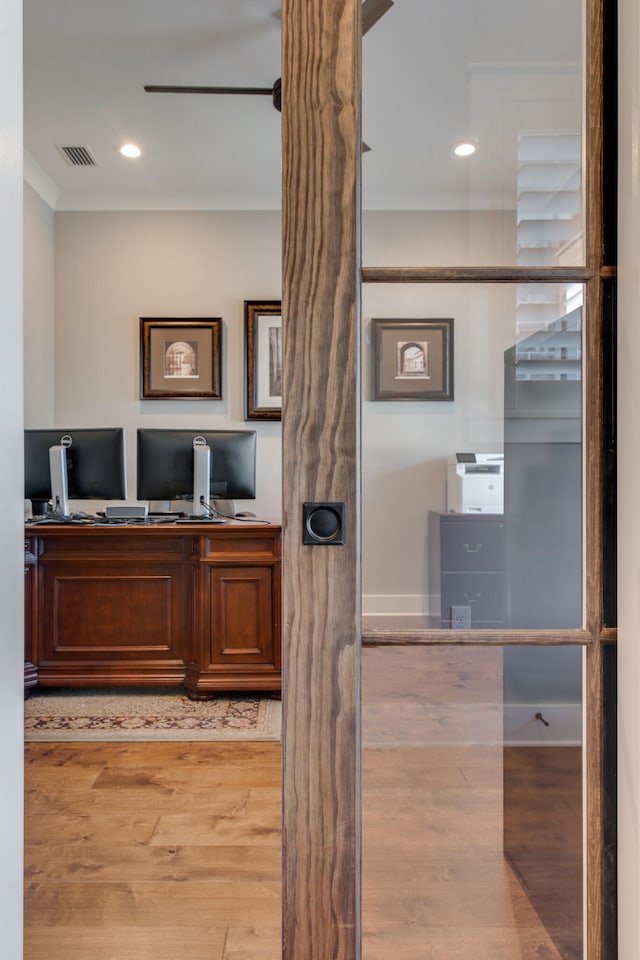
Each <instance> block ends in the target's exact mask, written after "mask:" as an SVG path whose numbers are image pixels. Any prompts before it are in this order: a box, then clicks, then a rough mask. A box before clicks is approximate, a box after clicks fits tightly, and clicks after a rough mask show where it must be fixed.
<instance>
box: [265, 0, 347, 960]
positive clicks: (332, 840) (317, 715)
mask: <svg viewBox="0 0 640 960" xmlns="http://www.w3.org/2000/svg"><path fill="white" fill-rule="evenodd" d="M360 9H361V4H360V0H342V2H340V0H337V2H333V3H327V2H326V0H284V3H283V10H282V26H283V30H282V62H283V73H282V138H283V140H282V156H283V298H282V306H283V311H282V317H283V331H284V354H283V398H284V404H283V411H282V420H283V444H282V446H283V477H282V481H283V483H282V486H283V528H284V556H285V563H284V584H283V587H284V589H283V623H284V637H285V639H284V644H283V646H284V657H283V673H284V681H283V689H284V696H283V701H284V727H283V754H284V783H283V791H284V821H283V863H284V873H283V924H284V930H283V957H284V958H285V960H329V958H331V960H353V958H356V957H359V956H360V879H359V877H360V828H359V822H360V793H359V721H358V718H359V697H360V691H359V640H360V636H359V632H360V622H359V617H360V593H361V587H360V561H359V557H360V520H359V510H360V507H359V482H360V480H359V477H360V463H359V432H360V428H359V418H360V375H359V370H360V352H359V351H360V297H359V282H360V182H359V181H360V144H361V136H360V105H359V89H360ZM294 93H295V95H294ZM305 501H306V502H312V503H318V502H327V501H329V502H336V501H337V502H341V503H344V504H345V521H344V532H345V536H344V544H342V545H338V544H335V545H319V544H315V545H305V544H303V543H302V535H303V524H302V506H303V502H305Z"/></svg>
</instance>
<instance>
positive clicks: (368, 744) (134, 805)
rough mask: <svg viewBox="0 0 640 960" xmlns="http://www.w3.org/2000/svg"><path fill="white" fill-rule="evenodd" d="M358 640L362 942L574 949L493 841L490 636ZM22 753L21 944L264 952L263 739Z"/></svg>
mask: <svg viewBox="0 0 640 960" xmlns="http://www.w3.org/2000/svg"><path fill="white" fill-rule="evenodd" d="M371 653H372V652H367V654H366V655H365V661H364V677H363V681H364V693H365V696H364V703H363V735H364V744H365V747H364V752H363V777H362V780H363V786H362V795H363V960H391V958H393V960H565V958H568V957H574V955H577V954H576V953H574V952H572V951H575V950H577V949H578V947H579V945H578V946H576V944H575V943H569V942H568V941H567V940H566V938H565V942H564V943H561V945H560V949H558V948H557V947H556V946H555V945H554V942H553V940H552V938H551V936H550V934H549V932H548V931H547V929H545V927H544V926H543V924H542V922H541V920H540V916H544V913H543V911H542V910H541V909H540V904H539V903H536V907H537V909H538V912H536V909H534V906H533V905H532V901H531V899H530V897H529V896H528V895H527V891H526V889H525V884H523V883H522V882H520V881H521V880H522V877H520V880H519V879H518V877H517V876H516V873H515V872H514V871H513V870H512V867H511V866H510V864H509V862H508V860H507V859H505V857H504V855H503V827H504V817H503V796H504V791H503V776H504V768H503V751H502V747H501V745H500V742H499V740H498V741H496V740H495V739H494V735H496V736H497V734H498V726H497V725H498V724H499V715H500V711H499V710H498V709H497V706H496V701H495V694H496V682H497V680H496V678H498V680H499V677H500V673H499V669H498V668H499V662H498V661H497V659H496V655H497V654H499V651H493V650H491V651H488V656H487V657H477V656H476V655H475V653H473V652H470V651H468V650H460V651H454V650H452V649H451V648H450V649H449V651H448V652H445V651H435V654H433V655H429V656H428V657H425V656H424V652H422V653H421V654H420V655H416V656H409V657H402V656H400V657H399V656H398V653H397V652H395V653H394V652H393V651H391V652H390V653H389V652H384V651H378V652H376V653H375V655H374V656H371ZM496 671H497V672H496ZM403 690H404V693H403V692H402V691H403ZM471 731H473V733H472V735H471V736H470V732H471ZM516 759H517V758H516V757H515V755H512V756H511V759H510V766H511V765H512V763H513V762H514V761H516ZM26 760H27V763H26V786H27V795H26V796H27V807H26V809H27V846H26V865H27V869H26V930H25V936H26V946H25V960H278V958H279V957H280V909H281V908H280V857H281V854H280V803H281V777H280V747H279V745H278V744H275V743H253V744H238V743H233V744H219V743H217V744H205V743H191V744H178V743H174V744H153V743H146V744H127V745H123V744H108V743H94V744H86V743H85V744H31V745H29V746H28V748H27V751H26ZM526 768H527V767H526V764H525V766H524V772H521V773H520V774H519V776H520V777H521V779H520V780H519V787H520V795H521V796H523V795H524V796H527V795H528V794H527V788H526V784H525V783H524V781H523V780H522V777H523V776H526ZM535 770H536V771H537V774H536V775H537V776H538V782H537V783H536V784H535V789H536V791H537V795H538V796H541V795H542V796H544V790H545V789H546V788H545V786H544V784H541V782H540V780H539V771H540V765H539V764H536V765H535ZM576 774H577V776H578V778H579V769H578V770H577V771H576ZM575 782H576V779H575V777H574V778H573V780H572V784H573V786H572V789H573V787H575ZM554 789H555V793H554V795H553V796H554V799H555V800H558V798H559V791H560V790H561V789H562V788H561V787H560V785H559V783H558V782H556V784H555V787H554ZM541 791H542V794H541ZM574 797H575V795H574ZM562 802H563V801H562ZM574 819H575V818H574ZM525 820H526V818H525V817H523V820H522V823H523V829H528V828H526V823H525ZM577 823H578V826H579V816H578V819H577ZM517 825H518V820H517V816H516V819H515V820H514V817H513V816H512V817H511V818H510V820H509V827H510V830H514V829H515V836H516V837H517V836H518V832H517ZM565 826H566V824H565ZM578 836H579V830H578ZM523 841H524V842H526V835H524V834H523ZM565 851H566V848H565ZM559 855H560V856H564V854H563V853H562V851H561V850H559ZM550 869H551V873H553V871H554V870H556V869H557V863H553V862H551V864H550ZM574 872H575V871H569V872H567V870H566V863H565V873H564V880H567V879H568V880H569V882H571V883H573V884H574V886H575V884H577V889H578V891H579V888H580V877H579V876H574V875H573V874H574ZM528 892H529V893H531V890H529V891H528ZM552 932H553V931H552ZM556 940H558V938H557V937H556Z"/></svg>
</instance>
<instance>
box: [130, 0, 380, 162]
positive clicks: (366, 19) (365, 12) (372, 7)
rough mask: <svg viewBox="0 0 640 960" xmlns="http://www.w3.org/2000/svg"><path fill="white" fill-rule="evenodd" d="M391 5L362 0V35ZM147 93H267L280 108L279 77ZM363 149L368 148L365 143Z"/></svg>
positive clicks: (165, 88) (148, 87) (147, 87)
mask: <svg viewBox="0 0 640 960" xmlns="http://www.w3.org/2000/svg"><path fill="white" fill-rule="evenodd" d="M392 6H393V0H364V3H363V4H362V35H363V36H364V34H365V33H367V31H368V30H370V29H371V27H373V26H374V24H376V23H377V22H378V20H379V19H380V18H381V17H382V16H384V14H385V13H387V11H388V10H390V9H391V7H392ZM144 89H145V91H146V92H147V93H214V94H223V95H228V94H236V95H237V94H241V95H246V94H248V95H250V96H251V95H258V96H262V95H268V96H270V97H271V98H272V100H273V105H274V107H275V108H276V110H280V109H281V105H282V94H281V79H280V78H278V79H277V80H276V81H275V83H274V84H273V86H272V87H194V86H182V87H180V86H172V85H171V84H160V85H158V84H147V85H145V88H144ZM365 149H367V150H368V149H369V148H368V147H366V145H365Z"/></svg>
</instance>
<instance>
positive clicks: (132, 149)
mask: <svg viewBox="0 0 640 960" xmlns="http://www.w3.org/2000/svg"><path fill="white" fill-rule="evenodd" d="M119 149H120V153H121V154H122V156H123V157H129V158H130V159H132V160H135V159H136V158H137V157H140V156H142V150H141V149H140V147H138V146H136V144H135V143H123V144H122V146H121V147H120V148H119Z"/></svg>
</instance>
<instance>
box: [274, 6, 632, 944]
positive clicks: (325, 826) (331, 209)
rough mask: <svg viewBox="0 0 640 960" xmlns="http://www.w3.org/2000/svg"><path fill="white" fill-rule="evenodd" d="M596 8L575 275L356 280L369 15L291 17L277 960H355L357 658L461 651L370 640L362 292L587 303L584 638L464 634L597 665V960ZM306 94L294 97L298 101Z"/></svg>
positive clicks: (376, 270)
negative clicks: (580, 298) (340, 528)
mask: <svg viewBox="0 0 640 960" xmlns="http://www.w3.org/2000/svg"><path fill="white" fill-rule="evenodd" d="M608 3H609V0H586V21H587V22H586V47H585V53H586V63H585V82H586V91H587V93H586V102H587V112H586V122H585V141H586V142H585V149H584V156H585V167H584V174H585V190H584V193H585V221H586V244H585V263H584V266H582V267H578V268H570V269H562V268H554V267H549V268H541V269H533V268H532V269H528V268H514V267H495V268H474V267H471V268H457V267H451V268H446V267H439V268H431V267H428V266H425V267H422V268H385V267H367V268H364V269H363V268H361V266H360V144H361V136H360V10H361V5H360V0H284V2H283V86H282V92H283V109H282V120H283V329H284V343H285V349H284V360H283V382H284V390H283V394H284V407H283V488H284V495H283V500H284V503H283V529H284V556H285V563H284V580H283V589H284V616H283V624H284V657H283V699H284V743H283V753H284V785H283V791H284V829H283V848H284V849H283V857H284V873H283V879H284V884H283V896H284V905H283V917H284V933H283V937H284V939H283V957H284V958H285V960H358V958H359V957H360V916H359V915H360V903H359V894H360V878H359V869H360V866H359V864H360V826H359V817H360V809H359V808H360V787H359V749H360V748H359V645H360V642H361V641H362V643H363V644H375V645H379V644H386V643H389V644H425V645H429V644H437V643H451V634H450V632H447V631H438V630H424V631H411V632H408V631H402V630H388V629H384V630H365V631H364V633H363V632H362V627H361V616H360V556H359V554H360V543H359V534H360V519H359V502H358V501H359V467H360V464H359V445H360V441H359V437H360V424H359V404H360V377H359V366H360V358H359V342H360V316H359V315H360V290H359V286H360V279H362V280H363V281H364V282H369V283H375V282H385V283H389V282H399V283H404V282H423V283H430V282H431V283H435V282H437V283H443V282H444V283H447V282H450V283H469V282H473V283H478V282H482V283H484V282H486V283H526V282H536V283H539V282H544V281H545V280H546V281H548V282H551V283H561V282H576V281H578V282H581V283H583V284H584V286H585V298H586V311H585V317H586V319H585V327H586V360H585V364H584V378H585V408H584V424H585V430H584V439H585V449H584V463H585V497H586V510H585V527H586V529H585V533H586V536H585V575H586V579H585V601H586V614H585V621H584V626H583V628H581V629H577V630H561V631H556V630H547V631H541V632H540V631H536V632H525V631H510V632H509V631H495V632H493V633H492V634H491V635H487V636H483V635H482V631H468V632H465V631H459V632H456V638H455V642H456V643H470V644H471V643H473V644H478V643H479V642H481V643H489V644H497V645H503V644H505V643H507V644H551V645H553V644H557V645H560V644H578V645H581V646H584V647H586V704H585V709H586V717H587V729H586V744H585V772H586V818H587V824H588V831H587V846H586V875H587V885H586V886H587V896H586V944H587V958H588V960H602V958H603V956H604V955H605V944H604V936H603V911H604V909H605V897H604V884H605V877H604V872H605V871H604V858H603V849H604V819H605V811H604V808H603V792H604V791H603V777H604V773H603V770H604V758H603V740H604V727H603V669H604V667H603V651H604V647H605V645H606V644H610V643H613V642H615V639H616V632H615V629H611V628H610V627H608V626H607V627H605V625H604V619H603V592H602V582H603V536H602V532H603V442H602V441H603V438H602V407H603V390H602V384H603V372H604V371H603V316H602V315H603V292H602V291H603V285H605V284H610V283H612V282H613V281H614V280H615V268H614V267H613V266H612V265H611V264H610V263H606V264H605V262H604V255H603V251H604V246H605V244H604V229H603V221H604V213H603V82H604V81H603V44H604V40H603V19H604V9H605V8H606V7H607V4H608ZM288 91H295V96H288ZM303 501H312V502H317V501H341V502H343V503H345V505H346V538H345V544H344V546H334V545H331V546H305V545H303V544H302V535H303V522H302V503H303Z"/></svg>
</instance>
